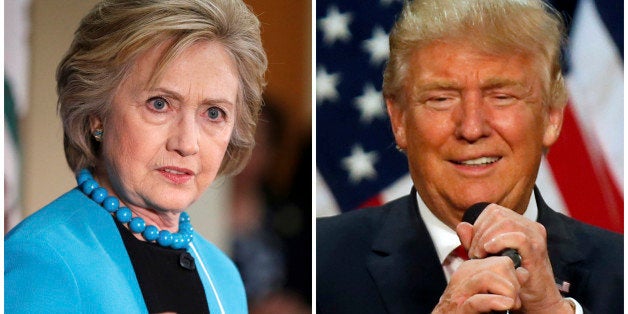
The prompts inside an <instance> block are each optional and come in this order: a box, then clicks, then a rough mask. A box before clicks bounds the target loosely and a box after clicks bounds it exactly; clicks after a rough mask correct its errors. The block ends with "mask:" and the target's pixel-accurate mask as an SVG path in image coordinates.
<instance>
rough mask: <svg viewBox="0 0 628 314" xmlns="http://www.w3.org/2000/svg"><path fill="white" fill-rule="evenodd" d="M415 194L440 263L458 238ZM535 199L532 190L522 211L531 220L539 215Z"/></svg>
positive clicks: (454, 245) (456, 245)
mask: <svg viewBox="0 0 628 314" xmlns="http://www.w3.org/2000/svg"><path fill="white" fill-rule="evenodd" d="M416 194H417V198H416V199H417V203H418V207H419V214H420V215H421V218H422V219H423V222H425V226H426V227H427V231H428V232H429V234H430V237H431V238H432V242H433V243H434V247H435V248H436V253H437V254H438V260H439V261H440V263H441V264H443V262H444V261H445V258H447V256H448V255H449V253H451V251H452V250H453V249H455V248H456V247H458V246H459V245H460V239H458V235H457V234H456V230H453V229H451V228H449V226H447V225H446V224H445V223H444V222H442V221H440V220H439V219H438V218H436V216H435V215H434V214H433V213H432V211H431V210H429V209H428V208H427V205H425V202H423V199H422V198H421V195H420V194H419V192H416ZM535 200H536V195H535V192H534V191H532V195H531V196H530V202H529V203H528V207H527V208H526V211H525V212H524V213H523V216H524V217H526V218H528V219H530V220H532V221H537V218H538V216H539V209H538V207H537V204H536V201H535Z"/></svg>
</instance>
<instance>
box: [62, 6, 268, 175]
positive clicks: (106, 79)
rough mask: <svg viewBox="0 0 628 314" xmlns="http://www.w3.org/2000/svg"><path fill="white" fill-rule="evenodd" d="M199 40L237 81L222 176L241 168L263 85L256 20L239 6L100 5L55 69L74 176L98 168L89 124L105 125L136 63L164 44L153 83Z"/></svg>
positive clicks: (250, 146) (263, 58)
mask: <svg viewBox="0 0 628 314" xmlns="http://www.w3.org/2000/svg"><path fill="white" fill-rule="evenodd" d="M201 40H209V41H217V42H219V43H221V44H222V45H223V47H224V48H225V49H226V50H227V52H228V53H229V55H230V56H231V57H232V58H233V60H234V63H235V64H236V67H237V71H238V76H239V85H240V86H239V93H238V99H237V104H236V116H237V118H236V121H235V126H234V130H233V133H232V135H231V139H230V142H229V145H228V147H227V152H226V154H225V158H224V159H223V162H222V165H221V167H220V170H219V174H220V175H234V174H236V173H238V172H239V171H240V170H241V169H242V168H243V167H244V166H245V165H246V162H247V161H248V159H249V157H250V154H251V151H252V149H253V146H254V145H255V140H254V133H255V128H256V125H257V119H258V115H259V111H260V108H261V105H262V91H263V89H264V87H265V85H266V82H265V79H264V73H265V72H266V67H267V59H266V54H265V52H264V50H263V47H262V43H261V38H260V24H259V21H258V19H257V17H256V16H255V15H254V14H253V13H252V12H251V11H250V9H249V8H248V7H247V6H246V5H245V4H244V3H243V2H242V1H241V0H159V1H158V0H134V1H129V0H104V1H102V2H100V3H99V4H97V5H96V6H95V7H94V8H93V9H92V10H91V11H90V12H89V13H88V14H87V15H86V16H85V17H84V18H83V20H82V21H81V23H80V26H79V27H78V29H77V30H76V32H75V34H74V41H73V42H72V44H71V46H70V48H69V50H68V51H67V53H66V55H65V57H64V58H63V60H62V61H61V63H60V64H59V67H58V68H57V93H58V95H59V99H58V103H57V106H58V111H59V115H60V116H61V120H62V123H63V136H64V141H63V142H64V150H65V156H66V160H67V162H68V165H69V166H70V168H71V169H72V170H73V171H74V172H77V171H79V170H80V169H82V168H86V167H94V166H95V165H96V162H97V159H98V158H99V157H98V150H99V143H98V142H96V141H95V140H94V139H92V137H91V132H90V123H89V117H90V116H95V117H99V118H100V119H102V120H103V121H104V120H106V117H107V115H108V111H109V109H110V103H111V100H112V99H113V94H114V93H115V91H116V89H117V87H118V86H119V84H120V83H121V82H122V80H123V79H124V77H125V76H126V75H127V74H128V72H129V71H130V69H131V68H132V67H133V64H134V63H135V60H136V58H137V57H138V56H139V55H140V54H142V53H143V52H145V51H147V50H148V49H151V48H153V47H156V46H158V45H160V44H163V43H167V47H166V48H165V50H164V53H163V55H162V56H161V58H160V60H159V61H158V63H157V67H156V69H154V72H153V74H152V82H151V83H154V82H155V81H156V80H157V79H158V78H159V76H160V75H161V72H162V71H163V69H164V68H165V67H166V65H168V64H169V62H171V61H172V60H173V59H174V58H175V57H177V56H178V55H179V54H180V53H181V52H182V51H183V50H185V49H186V48H187V47H189V46H191V45H192V44H194V43H196V42H198V41H201Z"/></svg>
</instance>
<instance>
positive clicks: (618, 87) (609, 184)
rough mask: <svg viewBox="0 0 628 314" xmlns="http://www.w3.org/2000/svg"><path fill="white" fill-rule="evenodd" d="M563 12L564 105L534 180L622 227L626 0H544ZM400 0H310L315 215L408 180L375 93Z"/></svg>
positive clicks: (594, 217) (591, 215)
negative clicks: (312, 15) (313, 40)
mask: <svg viewBox="0 0 628 314" xmlns="http://www.w3.org/2000/svg"><path fill="white" fill-rule="evenodd" d="M550 3H551V4H552V5H553V6H554V7H556V8H557V9H558V10H559V11H561V12H562V13H563V15H564V16H565V20H566V21H567V23H568V27H569V33H568V34H569V41H568V44H567V46H566V47H565V51H564V53H565V58H564V59H565V63H564V69H565V76H566V82H567V87H568V90H569V93H570V101H569V105H568V107H567V109H566V111H565V121H564V124H563V129H562V134H561V137H560V139H559V140H558V142H557V143H556V144H555V145H554V146H552V148H551V150H550V153H549V154H548V155H547V158H544V160H543V162H542V165H541V170H540V173H539V177H538V179H537V185H538V186H539V188H540V189H541V191H542V193H543V196H544V198H545V199H546V201H547V202H548V204H549V205H550V206H551V207H553V208H554V209H555V210H558V211H561V212H563V213H565V214H568V215H570V216H572V217H574V218H576V219H579V220H581V221H585V222H589V223H592V224H594V225H598V226H601V227H603V228H606V229H609V230H614V231H617V232H622V233H623V203H624V201H623V167H624V165H623V12H624V11H623V2H622V1H617V0H580V1H573V0H556V1H550ZM402 6H403V3H402V1H398V0H397V1H396V0H370V1H357V0H355V1H348V0H345V1H339V0H336V1H333V0H318V1H317V2H316V25H315V27H316V166H317V215H319V216H325V215H332V214H336V213H339V212H343V211H348V210H353V209H357V208H361V207H364V206H368V205H378V204H382V203H384V202H387V201H389V200H392V199H395V198H397V197H400V196H403V195H406V194H407V193H408V192H409V190H410V187H411V185H412V182H411V180H410V177H409V174H408V167H407V160H406V157H405V156H404V155H403V154H401V153H399V152H398V151H397V150H396V149H395V142H394V138H393V136H392V132H391V131H390V124H389V121H388V117H387V114H386V110H385V106H384V101H383V98H382V95H381V86H382V71H383V68H384V64H385V62H386V60H387V56H388V33H389V32H390V29H391V27H392V25H393V23H394V20H395V18H396V16H397V15H398V14H399V12H400V11H401V8H402Z"/></svg>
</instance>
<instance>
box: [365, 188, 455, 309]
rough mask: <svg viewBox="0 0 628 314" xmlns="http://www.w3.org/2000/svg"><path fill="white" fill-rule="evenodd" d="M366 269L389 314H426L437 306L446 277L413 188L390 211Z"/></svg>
mask: <svg viewBox="0 0 628 314" xmlns="http://www.w3.org/2000/svg"><path fill="white" fill-rule="evenodd" d="M367 267H368V270H369V272H370V274H371V277H372V278H373V280H374V282H375V284H376V285H377V287H378V290H379V293H380V295H381V297H382V300H383V302H384V304H385V306H386V308H387V310H388V312H389V313H429V312H431V311H432V309H433V308H434V306H435V305H436V304H437V303H438V299H439V298H440V296H441V294H442V293H443V291H444V290H445V286H446V280H445V275H444V273H443V269H442V266H441V264H440V262H439V260H438V256H437V254H436V250H435V249H434V245H433V243H432V240H431V238H430V236H429V233H428V232H427V229H426V227H425V224H424V223H423V221H422V219H421V218H420V216H419V211H418V209H417V202H416V192H415V190H414V189H412V192H411V194H410V196H407V197H405V198H403V201H402V202H396V203H395V204H394V205H393V206H391V208H389V211H388V214H387V215H386V216H385V218H384V219H383V220H382V223H381V228H380V229H379V232H378V233H377V234H376V235H375V237H374V241H373V245H372V250H371V253H370V255H369V256H368V258H367Z"/></svg>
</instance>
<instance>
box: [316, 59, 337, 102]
mask: <svg viewBox="0 0 628 314" xmlns="http://www.w3.org/2000/svg"><path fill="white" fill-rule="evenodd" d="M339 82H340V73H333V74H329V73H327V70H326V69H325V68H323V67H322V68H319V69H318V70H317V71H316V103H317V104H321V103H323V101H325V100H329V101H334V100H336V99H338V89H337V88H336V86H338V83H339Z"/></svg>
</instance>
